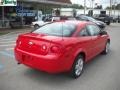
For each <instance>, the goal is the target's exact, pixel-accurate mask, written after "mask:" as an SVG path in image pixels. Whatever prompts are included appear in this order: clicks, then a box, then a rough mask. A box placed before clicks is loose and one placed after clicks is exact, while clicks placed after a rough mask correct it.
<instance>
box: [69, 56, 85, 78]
mask: <svg viewBox="0 0 120 90" xmlns="http://www.w3.org/2000/svg"><path fill="white" fill-rule="evenodd" d="M83 68H84V57H83V56H82V55H79V56H77V58H76V59H75V62H74V63H73V66H72V69H71V73H70V74H71V76H72V77H73V78H78V77H80V76H81V74H82V72H83Z"/></svg>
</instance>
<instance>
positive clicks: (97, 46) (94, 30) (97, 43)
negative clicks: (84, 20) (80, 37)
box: [87, 24, 105, 56]
mask: <svg viewBox="0 0 120 90" xmlns="http://www.w3.org/2000/svg"><path fill="white" fill-rule="evenodd" d="M87 30H88V32H89V34H90V36H91V37H92V44H93V56H96V55H97V54H99V53H100V52H101V51H102V50H103V47H104V42H105V41H104V40H105V39H104V37H103V36H101V35H100V29H99V27H98V26H96V25H94V24H91V25H87Z"/></svg>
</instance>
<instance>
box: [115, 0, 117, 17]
mask: <svg viewBox="0 0 120 90" xmlns="http://www.w3.org/2000/svg"><path fill="white" fill-rule="evenodd" d="M116 4H117V1H116V0H115V1H114V16H115V10H116Z"/></svg>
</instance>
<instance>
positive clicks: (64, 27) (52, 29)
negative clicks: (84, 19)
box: [33, 22, 76, 37]
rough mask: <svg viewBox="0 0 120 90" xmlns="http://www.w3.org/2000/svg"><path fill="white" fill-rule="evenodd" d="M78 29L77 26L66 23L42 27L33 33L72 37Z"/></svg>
mask: <svg viewBox="0 0 120 90" xmlns="http://www.w3.org/2000/svg"><path fill="white" fill-rule="evenodd" d="M75 29H76V25H75V24H71V23H65V22H55V23H51V24H47V25H45V26H42V27H40V28H39V29H37V30H35V31H33V33H39V34H46V35H50V36H63V37H70V36H71V35H72V34H73V33H74V32H75Z"/></svg>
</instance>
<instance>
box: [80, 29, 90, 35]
mask: <svg viewBox="0 0 120 90" xmlns="http://www.w3.org/2000/svg"><path fill="white" fill-rule="evenodd" d="M79 36H89V33H88V32H87V30H86V28H84V29H82V30H81V31H80V33H79Z"/></svg>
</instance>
